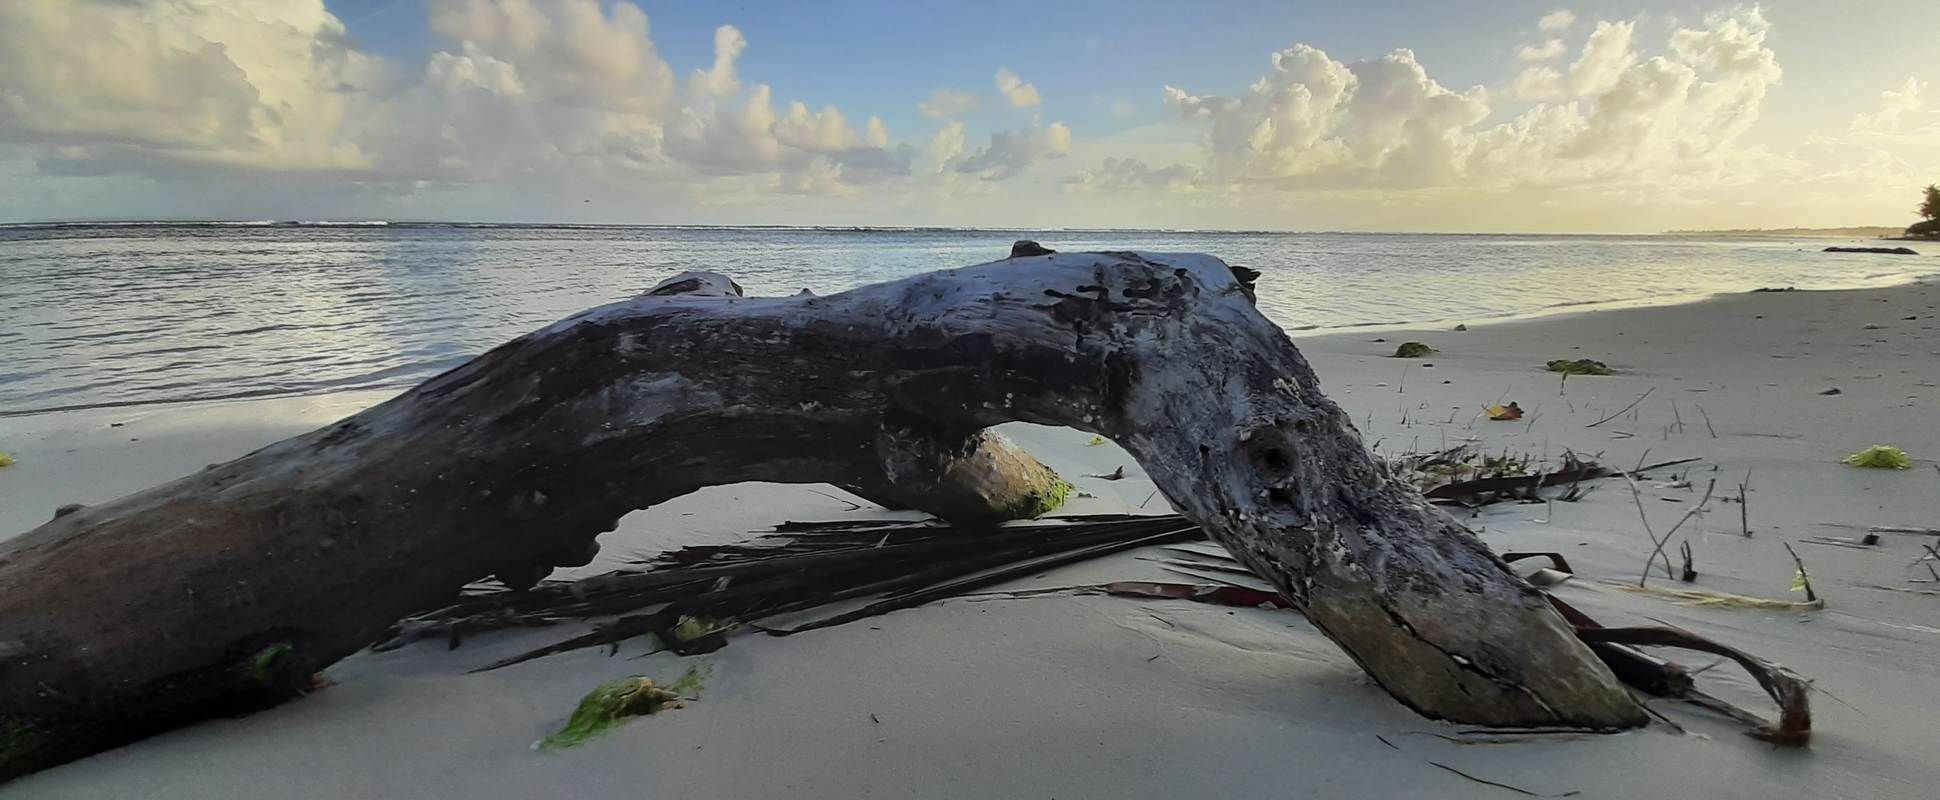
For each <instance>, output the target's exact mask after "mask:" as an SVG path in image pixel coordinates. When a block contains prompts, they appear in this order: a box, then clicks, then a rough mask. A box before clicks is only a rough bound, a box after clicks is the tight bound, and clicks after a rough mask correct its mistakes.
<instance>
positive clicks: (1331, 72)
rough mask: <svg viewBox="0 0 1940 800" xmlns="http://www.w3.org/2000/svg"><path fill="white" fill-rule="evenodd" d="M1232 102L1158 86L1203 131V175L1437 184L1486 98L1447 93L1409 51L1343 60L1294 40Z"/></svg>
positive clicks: (1477, 93)
mask: <svg viewBox="0 0 1940 800" xmlns="http://www.w3.org/2000/svg"><path fill="white" fill-rule="evenodd" d="M1272 61H1273V71H1272V72H1270V73H1268V74H1267V75H1266V76H1265V77H1263V78H1261V79H1259V80H1258V81H1256V82H1255V83H1254V84H1253V85H1252V87H1250V88H1249V89H1248V90H1247V91H1246V92H1245V93H1243V94H1241V95H1238V96H1204V97H1202V96H1196V95H1193V94H1190V93H1187V92H1186V91H1184V90H1181V89H1177V88H1174V87H1169V86H1168V87H1166V90H1165V97H1166V102H1167V103H1168V104H1170V105H1171V106H1172V107H1173V108H1174V109H1176V110H1177V111H1178V112H1179V114H1180V115H1181V116H1183V117H1184V118H1185V119H1187V120H1190V121H1192V122H1195V123H1197V124H1199V125H1201V126H1203V127H1204V128H1205V129H1206V140H1205V141H1206V148H1207V155H1208V157H1209V160H1210V163H1209V165H1208V167H1209V172H1210V173H1211V175H1212V176H1213V177H1215V178H1217V179H1223V180H1228V181H1235V182H1243V181H1258V180H1264V181H1278V180H1289V179H1298V180H1300V181H1302V182H1304V183H1307V184H1309V185H1314V186H1331V185H1343V184H1358V183H1372V184H1393V185H1419V184H1422V183H1435V182H1439V181H1442V180H1445V179H1446V178H1448V177H1449V176H1448V175H1446V174H1445V173H1447V172H1449V171H1450V170H1451V169H1452V168H1453V166H1454V165H1455V164H1456V163H1457V161H1458V160H1459V157H1460V156H1461V155H1462V153H1461V152H1460V151H1461V150H1462V148H1463V146H1464V132H1465V130H1466V129H1467V128H1468V127H1469V126H1471V125H1474V124H1475V123H1477V122H1480V121H1481V120H1482V119H1483V118H1484V117H1486V116H1488V113H1489V109H1488V106H1487V104H1486V98H1487V92H1485V91H1484V90H1482V89H1481V88H1479V87H1478V88H1474V89H1470V90H1468V91H1465V92H1453V91H1450V90H1448V89H1446V88H1443V87H1442V85H1441V84H1439V83H1436V82H1435V81H1434V80H1433V79H1432V78H1430V77H1428V72H1427V70H1426V69H1424V68H1423V67H1422V65H1421V64H1420V63H1419V62H1417V61H1416V60H1415V56H1414V53H1412V52H1409V51H1407V50H1396V51H1394V52H1392V53H1389V54H1388V55H1386V56H1383V57H1381V58H1378V59H1371V60H1367V61H1358V62H1355V63H1354V64H1351V65H1350V64H1343V63H1341V62H1339V61H1335V60H1333V59H1332V58H1329V57H1328V56H1327V54H1326V53H1324V52H1321V51H1320V50H1318V49H1316V48H1313V47H1310V46H1307V45H1304V44H1301V45H1294V46H1293V47H1292V48H1290V49H1287V50H1283V51H1281V52H1278V53H1274V54H1273V58H1272Z"/></svg>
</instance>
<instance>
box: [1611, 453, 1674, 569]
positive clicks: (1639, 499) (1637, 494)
mask: <svg viewBox="0 0 1940 800" xmlns="http://www.w3.org/2000/svg"><path fill="white" fill-rule="evenodd" d="M1619 474H1621V475H1623V479H1624V482H1626V483H1628V484H1630V499H1631V500H1634V501H1636V503H1637V519H1638V521H1640V522H1642V523H1643V524H1644V538H1645V539H1648V540H1650V542H1651V543H1652V544H1655V543H1656V542H1657V534H1655V533H1651V531H1650V516H1649V515H1648V514H1645V513H1644V492H1643V490H1642V489H1639V488H1637V479H1636V478H1632V477H1630V473H1628V472H1624V473H1619ZM1656 557H1657V551H1655V550H1653V551H1651V558H1650V559H1644V575H1646V576H1648V575H1649V574H1650V561H1651V559H1654V558H1656ZM1664 574H1666V575H1670V574H1671V560H1670V558H1669V557H1666V558H1665V559H1664ZM1673 577H1675V576H1673ZM1638 583H1639V584H1641V583H1642V580H1641V579H1639V581H1638Z"/></svg>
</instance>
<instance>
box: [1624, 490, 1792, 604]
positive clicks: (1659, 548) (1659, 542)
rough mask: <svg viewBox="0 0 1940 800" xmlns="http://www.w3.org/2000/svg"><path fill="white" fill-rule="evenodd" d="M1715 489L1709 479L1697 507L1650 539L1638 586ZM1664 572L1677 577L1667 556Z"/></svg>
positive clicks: (1665, 557)
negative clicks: (1659, 536) (1662, 535)
mask: <svg viewBox="0 0 1940 800" xmlns="http://www.w3.org/2000/svg"><path fill="white" fill-rule="evenodd" d="M1717 488H1718V481H1717V479H1716V478H1713V479H1711V482H1710V483H1709V484H1706V485H1705V487H1704V499H1702V500H1699V501H1698V502H1697V505H1694V506H1691V510H1689V511H1686V512H1684V516H1683V517H1681V518H1679V519H1678V520H1677V524H1676V525H1672V526H1671V529H1670V530H1668V531H1665V532H1664V538H1663V539H1656V538H1655V537H1652V538H1653V541H1655V543H1656V548H1655V549H1653V550H1651V551H1650V556H1649V557H1648V558H1645V559H1644V573H1643V574H1642V575H1639V576H1637V585H1638V586H1642V585H1644V580H1645V579H1646V578H1649V577H1650V562H1651V561H1653V560H1655V559H1656V558H1657V554H1659V553H1662V552H1664V544H1665V543H1667V542H1669V541H1670V540H1671V537H1672V536H1675V535H1677V529H1678V528H1682V527H1684V523H1686V522H1689V521H1691V518H1692V517H1695V516H1697V515H1698V514H1700V513H1702V512H1703V511H1704V504H1706V503H1709V502H1711V492H1712V490H1714V489H1717ZM1639 502H1641V501H1639ZM1637 510H1638V511H1639V512H1641V511H1643V509H1642V508H1638V509H1637ZM1644 530H1645V531H1646V532H1648V531H1649V530H1650V526H1648V525H1646V526H1644ZM1664 572H1665V573H1666V574H1668V575H1670V577H1673V578H1675V577H1677V575H1676V574H1675V573H1672V572H1671V557H1670V556H1668V555H1667V556H1664ZM1806 599H1807V600H1810V599H1812V598H1811V596H1810V595H1809V594H1808V595H1807V597H1806Z"/></svg>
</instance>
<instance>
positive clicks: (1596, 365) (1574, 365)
mask: <svg viewBox="0 0 1940 800" xmlns="http://www.w3.org/2000/svg"><path fill="white" fill-rule="evenodd" d="M1548 367H1549V371H1550V372H1561V373H1563V374H1564V375H1615V374H1617V371H1616V370H1614V369H1611V368H1610V365H1608V364H1605V363H1603V362H1601V361H1598V360H1596V359H1594V358H1579V359H1576V360H1575V361H1571V360H1569V359H1567V358H1559V359H1556V360H1554V361H1551V362H1549V365H1548Z"/></svg>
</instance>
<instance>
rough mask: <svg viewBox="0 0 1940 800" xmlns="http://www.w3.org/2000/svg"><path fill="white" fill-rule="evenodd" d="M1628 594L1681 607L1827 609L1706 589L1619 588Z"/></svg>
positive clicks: (1813, 602)
mask: <svg viewBox="0 0 1940 800" xmlns="http://www.w3.org/2000/svg"><path fill="white" fill-rule="evenodd" d="M1617 588H1619V589H1622V590H1624V591H1626V592H1636V593H1638V594H1653V595H1657V596H1659V597H1667V598H1670V599H1672V600H1676V601H1677V602H1678V604H1679V605H1686V606H1699V607H1704V608H1768V609H1778V610H1782V611H1815V610H1818V609H1821V608H1825V601H1824V600H1819V599H1816V598H1815V599H1812V600H1807V601H1805V602H1798V601H1795V600H1773V599H1770V598H1766V597H1752V596H1750V595H1743V594H1732V593H1731V592H1713V591H1708V590H1705V589H1667V588H1663V587H1660V586H1638V585H1637V584H1634V583H1626V584H1621V585H1619V586H1617Z"/></svg>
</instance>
